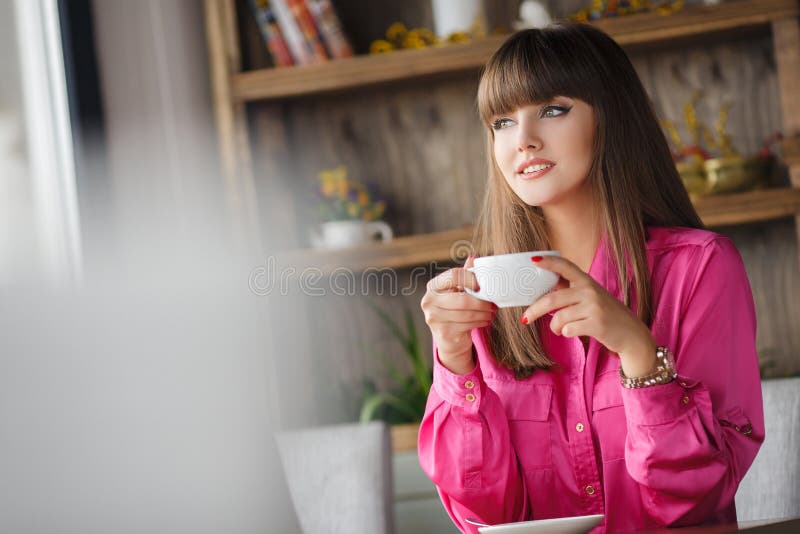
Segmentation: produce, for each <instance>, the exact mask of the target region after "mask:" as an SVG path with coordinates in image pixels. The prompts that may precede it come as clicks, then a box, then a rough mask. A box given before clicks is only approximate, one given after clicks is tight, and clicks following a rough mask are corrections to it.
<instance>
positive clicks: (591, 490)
mask: <svg viewBox="0 0 800 534" xmlns="http://www.w3.org/2000/svg"><path fill="white" fill-rule="evenodd" d="M583 491H585V492H586V495H594V491H595V490H594V486H592V485H589V486H586V487H585V488H583Z"/></svg>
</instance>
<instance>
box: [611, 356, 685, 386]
mask: <svg viewBox="0 0 800 534" xmlns="http://www.w3.org/2000/svg"><path fill="white" fill-rule="evenodd" d="M656 360H657V361H658V364H657V367H656V370H655V371H653V372H652V373H649V374H646V375H644V376H636V377H633V378H629V377H627V376H625V373H623V372H622V366H621V365H620V367H619V379H620V380H621V381H622V386H623V387H625V388H628V389H636V388H646V387H650V386H657V385H659V384H667V383H669V382H672V381H673V380H675V376H676V372H675V366H674V364H673V363H672V359H671V358H670V353H669V349H668V348H667V347H656Z"/></svg>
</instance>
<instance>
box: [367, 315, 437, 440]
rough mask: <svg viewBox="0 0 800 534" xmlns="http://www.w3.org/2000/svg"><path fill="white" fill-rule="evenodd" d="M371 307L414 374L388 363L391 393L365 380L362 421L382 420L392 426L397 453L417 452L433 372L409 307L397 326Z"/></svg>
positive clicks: (388, 317)
mask: <svg viewBox="0 0 800 534" xmlns="http://www.w3.org/2000/svg"><path fill="white" fill-rule="evenodd" d="M370 306H371V307H372V308H373V309H374V310H375V313H376V314H377V315H378V317H379V318H380V319H381V321H382V322H383V323H384V324H385V325H386V327H387V328H388V330H389V332H390V333H391V336H392V338H394V339H395V340H396V341H397V342H398V343H400V345H401V346H402V347H403V354H404V356H405V359H406V361H407V362H408V364H409V367H410V371H411V372H410V373H408V372H406V373H403V372H402V371H400V370H399V369H398V368H397V367H396V366H394V365H392V364H391V363H390V362H388V361H387V362H386V366H387V370H388V373H389V376H390V377H391V378H392V382H393V383H392V386H391V388H390V389H389V390H388V391H380V390H379V389H378V387H377V386H376V384H375V381H374V380H372V379H365V380H364V395H363V398H362V403H361V416H360V419H361V421H362V422H367V421H371V420H373V419H382V420H384V421H386V422H387V423H389V424H390V425H392V426H391V432H392V447H393V449H394V450H395V451H399V450H409V449H416V446H417V433H418V432H419V423H420V421H422V416H423V415H424V414H425V404H426V402H427V398H428V391H429V390H430V388H431V384H432V382H433V371H432V369H431V367H430V365H429V364H428V357H427V355H426V354H424V351H423V350H422V346H421V345H420V341H419V336H418V335H417V330H416V327H415V325H414V318H413V316H412V314H411V311H410V310H409V309H408V308H406V309H405V310H404V322H403V324H398V323H397V322H396V321H395V320H394V319H393V318H392V317H390V316H389V314H387V313H386V312H385V311H384V310H382V309H380V308H379V307H378V306H376V305H375V304H373V303H370Z"/></svg>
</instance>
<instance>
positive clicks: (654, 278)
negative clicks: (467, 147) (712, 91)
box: [419, 25, 764, 532]
mask: <svg viewBox="0 0 800 534" xmlns="http://www.w3.org/2000/svg"><path fill="white" fill-rule="evenodd" d="M478 109H479V113H480V116H481V118H482V120H483V122H484V123H485V125H486V127H487V139H488V153H489V154H490V157H489V173H488V174H489V177H488V185H487V192H486V198H485V202H484V205H483V208H482V211H481V213H480V218H479V222H478V225H477V234H476V250H477V252H478V253H479V254H480V255H492V254H503V253H511V252H522V251H531V250H559V251H560V252H561V258H559V257H552V256H545V257H539V256H536V257H533V258H532V261H534V262H537V265H538V266H540V267H542V268H545V269H548V270H552V271H554V272H556V273H558V274H559V275H560V281H559V285H558V286H557V288H556V290H555V291H553V292H551V293H550V294H548V295H546V296H544V297H542V298H541V299H539V300H538V301H536V302H534V303H533V304H532V305H531V306H530V307H528V308H527V309H520V308H505V309H501V310H497V309H496V308H495V307H494V306H493V305H492V304H490V303H488V302H484V301H481V300H478V299H476V298H474V297H472V296H470V295H468V294H467V293H465V292H463V289H462V288H464V287H468V288H472V289H477V283H476V281H475V277H474V275H473V274H472V273H471V272H469V271H467V270H466V269H464V268H455V269H451V270H449V271H447V272H445V273H442V274H441V275H439V276H437V277H436V278H434V279H433V280H432V281H431V282H430V283H429V284H428V290H427V292H426V294H425V296H424V297H423V299H422V303H421V306H422V309H423V310H424V312H425V319H426V322H427V324H428V326H429V328H430V330H431V333H432V335H433V341H434V386H433V388H431V391H430V394H429V398H428V405H427V411H426V414H425V418H424V420H423V421H422V425H421V427H420V433H419V455H420V463H421V464H422V467H423V469H424V470H425V472H426V473H427V474H428V476H429V477H430V478H431V479H432V480H433V482H434V483H435V484H436V486H437V487H438V489H439V493H440V495H441V498H442V502H443V504H444V506H445V508H446V509H447V511H448V513H449V514H450V516H451V517H452V519H453V521H454V522H455V523H456V524H457V525H458V526H459V527H460V528H461V529H462V530H464V531H470V532H472V531H476V529H475V527H473V526H471V525H470V524H468V523H467V522H466V521H465V519H466V518H473V519H475V520H477V521H480V522H483V523H489V524H495V523H504V522H512V521H524V520H531V519H545V518H553V517H566V516H579V515H590V514H604V515H605V519H604V522H603V524H602V525H601V526H600V527H599V529H598V531H604V530H607V531H609V532H617V531H625V530H635V529H641V528H648V527H657V526H664V525H698V524H711V523H729V522H735V520H736V511H735V507H734V494H735V492H736V488H737V486H738V484H739V482H740V480H741V479H742V477H743V476H744V474H745V471H746V470H747V468H748V467H749V466H750V464H751V463H752V461H753V459H754V458H755V455H756V453H757V451H758V449H759V447H760V444H761V442H762V441H763V439H764V425H763V413H762V406H761V388H760V382H759V373H758V363H757V358H756V352H755V313H754V307H753V299H752V294H751V291H750V287H749V284H748V280H747V276H746V273H745V270H744V266H743V264H742V261H741V258H740V256H739V254H738V252H737V251H736V249H735V247H734V246H733V244H732V243H731V241H730V240H729V239H727V238H725V237H723V236H720V235H718V234H715V233H712V232H709V231H706V230H704V229H703V227H702V223H701V221H700V219H699V217H698V216H697V213H696V212H695V211H694V208H693V206H692V204H691V203H690V201H689V198H688V196H687V194H686V191H685V190H684V188H683V186H682V184H681V181H680V178H679V176H678V174H677V171H676V169H675V165H674V163H673V161H672V158H671V155H670V151H669V149H668V146H667V143H666V141H665V139H664V136H663V134H662V132H661V130H660V128H659V125H658V122H657V120H656V117H655V114H654V112H653V110H652V108H651V106H650V103H649V100H648V97H647V94H646V93H645V91H644V88H643V87H642V85H641V82H640V81H639V79H638V77H637V75H636V73H635V71H634V69H633V66H632V65H631V63H630V61H629V60H628V58H627V56H626V55H625V53H624V52H623V51H622V49H621V48H620V47H619V46H618V45H617V44H616V43H615V42H614V41H613V40H612V39H611V38H609V37H608V36H607V35H605V34H604V33H602V32H601V31H599V30H597V29H594V28H593V27H591V26H588V25H560V26H552V27H549V28H547V29H543V30H525V31H522V32H518V33H516V34H514V35H513V36H511V37H510V38H509V39H508V40H507V41H506V42H505V43H504V44H503V45H502V46H501V47H500V49H499V50H498V51H497V52H496V53H495V54H494V55H493V56H492V58H491V59H490V60H489V62H488V64H487V65H486V68H485V70H484V72H483V75H482V77H481V81H480V86H479V89H478ZM471 265H472V258H470V259H469V260H468V261H467V264H466V265H465V267H470V266H471Z"/></svg>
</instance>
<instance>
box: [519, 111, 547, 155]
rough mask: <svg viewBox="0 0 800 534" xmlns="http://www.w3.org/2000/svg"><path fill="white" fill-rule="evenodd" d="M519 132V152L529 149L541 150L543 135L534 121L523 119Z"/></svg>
mask: <svg viewBox="0 0 800 534" xmlns="http://www.w3.org/2000/svg"><path fill="white" fill-rule="evenodd" d="M517 132H518V133H517V150H518V151H519V152H525V151H527V150H529V149H532V150H541V148H542V144H543V143H542V137H541V135H539V132H538V131H537V130H536V128H535V122H534V121H526V120H525V119H524V118H523V119H521V120H520V123H519V128H517Z"/></svg>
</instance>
